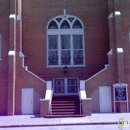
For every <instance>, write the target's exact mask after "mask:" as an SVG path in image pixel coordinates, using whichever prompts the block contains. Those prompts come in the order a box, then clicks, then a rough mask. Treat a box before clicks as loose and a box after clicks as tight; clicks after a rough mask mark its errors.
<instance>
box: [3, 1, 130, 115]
mask: <svg viewBox="0 0 130 130" xmlns="http://www.w3.org/2000/svg"><path fill="white" fill-rule="evenodd" d="M129 5H130V1H129V0H125V1H123V0H72V1H69V0H66V1H65V0H53V2H52V1H51V0H47V1H46V0H0V99H1V100H0V115H17V114H40V115H41V116H44V115H49V114H50V106H51V101H52V98H53V96H55V97H56V96H58V97H61V96H74V95H75V96H79V99H80V109H81V114H83V115H91V113H100V112H111V113H112V112H130V103H129V99H130V96H129V95H130V88H129V86H130V78H129V77H130V73H129V72H130V61H129V54H130V22H129V21H130V15H129V14H130V13H129V12H130V9H129Z"/></svg>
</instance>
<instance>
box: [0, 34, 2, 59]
mask: <svg viewBox="0 0 130 130" xmlns="http://www.w3.org/2000/svg"><path fill="white" fill-rule="evenodd" d="M0 60H2V36H1V34H0Z"/></svg>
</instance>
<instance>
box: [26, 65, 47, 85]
mask: <svg viewBox="0 0 130 130" xmlns="http://www.w3.org/2000/svg"><path fill="white" fill-rule="evenodd" d="M24 68H25V70H26V71H27V72H28V73H29V74H31V75H33V76H34V77H36V78H38V79H39V80H41V81H42V82H45V83H46V81H45V80H43V79H42V78H40V77H38V76H37V75H36V74H34V73H32V72H31V71H29V70H28V67H27V66H25V67H24Z"/></svg>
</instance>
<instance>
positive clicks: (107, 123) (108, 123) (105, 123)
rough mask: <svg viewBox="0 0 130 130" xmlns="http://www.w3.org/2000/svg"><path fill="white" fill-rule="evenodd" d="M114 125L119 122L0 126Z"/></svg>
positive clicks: (2, 126) (0, 126)
mask: <svg viewBox="0 0 130 130" xmlns="http://www.w3.org/2000/svg"><path fill="white" fill-rule="evenodd" d="M110 124H111V125H113V124H118V122H99V123H71V124H70V123H65V124H29V125H24V124H21V125H7V126H4V125H0V128H8V127H39V126H40V127H41V126H66V125H68V126H70V125H110Z"/></svg>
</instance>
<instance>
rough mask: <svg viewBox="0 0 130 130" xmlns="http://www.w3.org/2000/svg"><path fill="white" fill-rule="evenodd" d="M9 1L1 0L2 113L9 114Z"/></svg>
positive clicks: (0, 70)
mask: <svg viewBox="0 0 130 130" xmlns="http://www.w3.org/2000/svg"><path fill="white" fill-rule="evenodd" d="M8 25H9V1H7V0H6V1H5V0H1V1H0V34H1V35H2V60H0V115H6V114H7V96H8V95H7V85H8V82H7V81H8V42H9V39H8V38H9V35H8V32H9V26H8Z"/></svg>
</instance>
